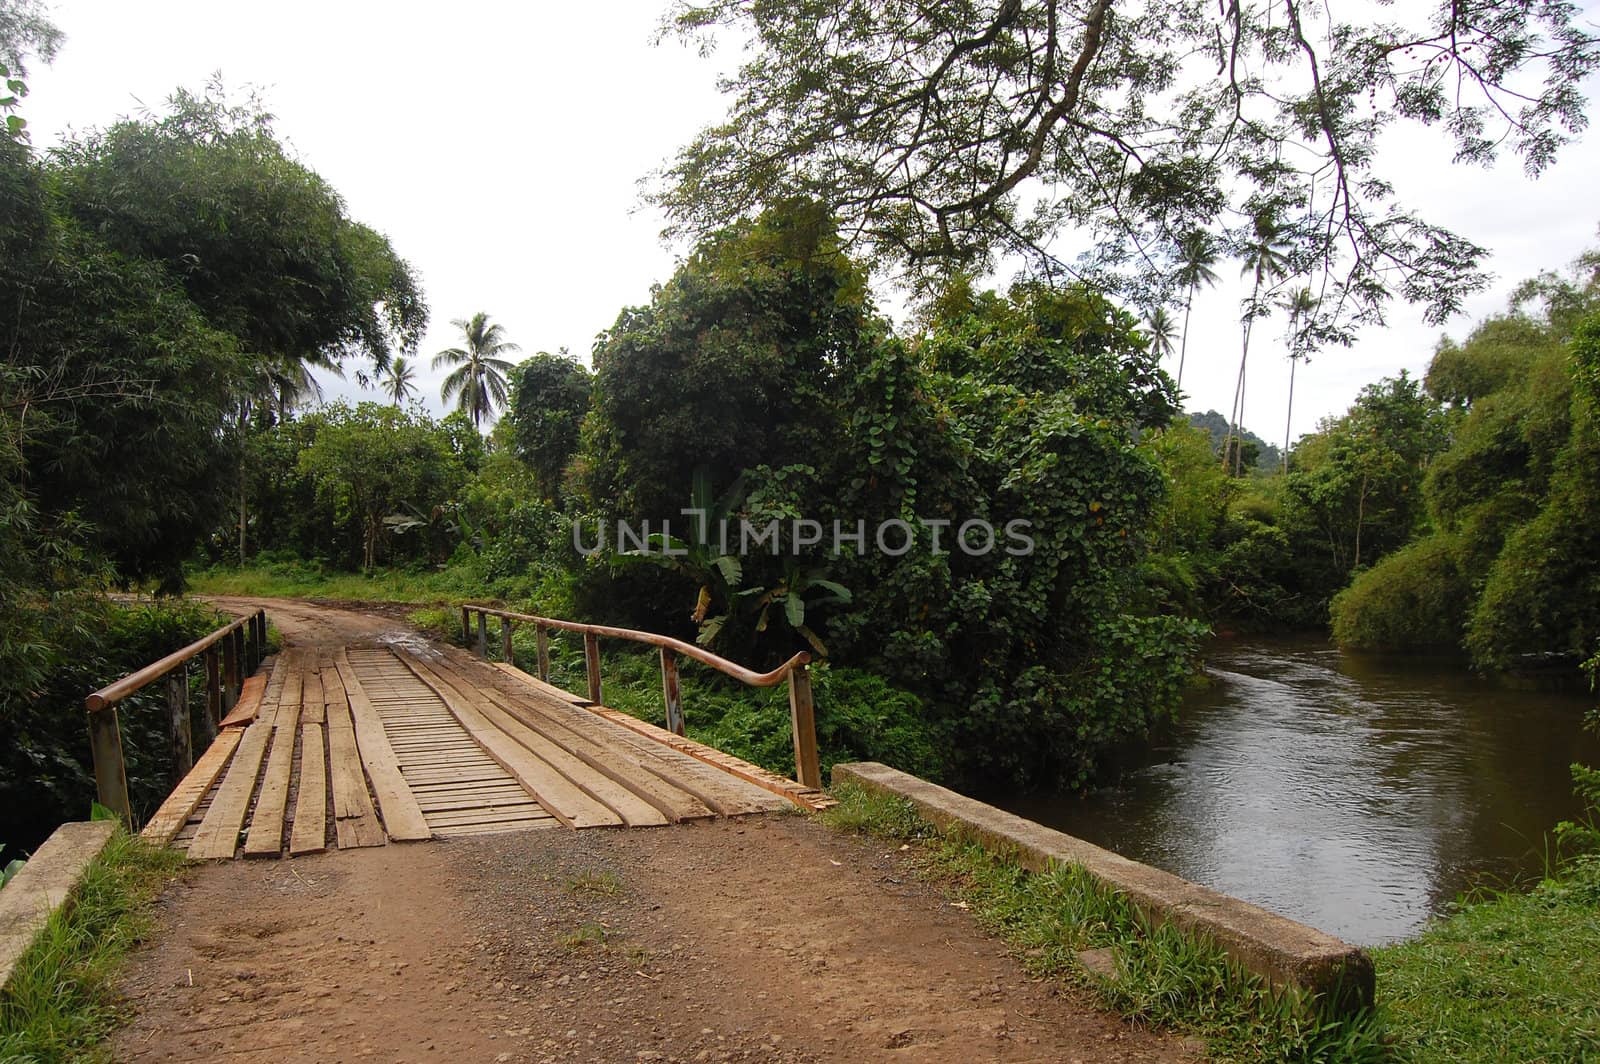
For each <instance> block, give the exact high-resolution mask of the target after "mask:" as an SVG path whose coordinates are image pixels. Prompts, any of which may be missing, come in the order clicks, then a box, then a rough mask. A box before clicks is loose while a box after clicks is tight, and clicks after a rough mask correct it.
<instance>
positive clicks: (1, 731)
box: [0, 593, 223, 848]
mask: <svg viewBox="0 0 1600 1064" xmlns="http://www.w3.org/2000/svg"><path fill="white" fill-rule="evenodd" d="M33 605H34V608H35V610H36V611H37V613H36V616H37V617H38V620H39V626H38V628H37V629H35V631H34V632H33V633H32V634H33V637H34V638H36V639H38V640H39V645H40V646H41V648H43V649H44V650H45V653H44V654H43V656H42V658H41V659H40V660H39V661H37V663H36V668H35V669H34V670H33V671H32V672H30V673H29V674H28V675H26V676H22V675H17V674H6V675H5V676H3V677H0V840H3V841H5V842H6V843H9V844H11V845H15V846H20V847H23V848H30V847H32V846H35V845H37V844H38V843H39V842H41V841H42V840H43V839H44V838H45V836H47V835H48V834H49V833H50V832H51V831H52V830H53V829H54V828H55V827H56V825H57V824H60V823H61V822H62V821H64V820H73V819H84V818H86V817H87V816H88V814H89V807H90V803H91V802H93V800H94V797H95V786H94V772H93V765H92V763H91V760H90V757H89V736H88V725H87V721H86V718H85V715H84V707H83V700H84V698H85V696H87V695H88V694H89V692H91V691H94V690H96V689H98V688H100V687H103V686H104V685H106V684H108V683H110V682H111V681H113V680H116V679H118V678H119V677H121V676H123V675H126V674H127V673H130V672H133V671H135V670H136V669H139V668H142V667H144V666H145V665H148V664H149V663H150V662H152V661H155V660H156V659H157V658H161V657H164V656H165V655H167V654H170V653H171V652H172V651H174V650H176V649H178V648H179V647H181V646H184V645H185V644H188V643H191V642H193V641H194V640H195V639H198V638H199V637H200V636H201V635H204V634H205V633H206V632H208V631H210V630H211V629H213V628H215V627H217V625H219V624H221V623H223V619H222V618H219V617H218V615H217V614H216V613H215V612H214V611H212V610H210V609H209V608H206V607H203V606H200V605H197V604H194V603H187V602H172V601H164V602H160V603H157V604H154V605H148V604H147V605H136V606H121V605H117V604H116V603H113V602H111V601H110V600H108V599H105V598H103V597H101V596H99V595H95V594H92V593H79V594H72V595H63V596H59V597H56V598H54V599H52V600H48V601H36V602H34V603H33ZM11 635H12V633H10V632H7V633H6V636H5V638H8V639H9V638H10V637H11ZM191 679H192V680H193V681H194V682H195V683H198V682H199V675H198V671H197V670H196V671H195V672H194V673H193V674H192V676H191ZM164 690H165V688H164V686H163V685H159V684H158V685H155V686H152V687H150V688H146V689H145V690H144V691H142V692H139V693H137V694H134V695H132V696H130V697H129V698H128V699H126V700H124V701H123V702H121V703H120V704H119V705H118V707H117V708H118V713H119V716H120V718H121V723H122V746H123V755H124V757H125V758H126V760H127V769H128V793H129V798H130V799H131V801H132V802H133V808H134V814H135V817H136V818H140V819H142V818H143V817H146V816H148V815H149V814H150V813H152V812H154V811H155V809H156V807H157V806H158V805H159V804H160V803H161V800H162V799H163V798H165V797H166V795H167V793H168V792H169V791H170V790H171V788H172V784H173V782H174V781H173V779H172V759H171V743H170V740H169V738H168V734H167V726H168V717H167V714H166V711H165V704H166V703H165V695H164ZM195 704H198V702H196V703H195Z"/></svg>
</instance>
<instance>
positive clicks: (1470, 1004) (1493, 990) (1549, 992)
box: [1373, 857, 1600, 1064]
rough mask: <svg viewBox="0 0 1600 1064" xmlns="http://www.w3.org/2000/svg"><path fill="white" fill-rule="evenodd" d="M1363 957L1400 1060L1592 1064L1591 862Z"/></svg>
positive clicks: (1599, 897)
mask: <svg viewBox="0 0 1600 1064" xmlns="http://www.w3.org/2000/svg"><path fill="white" fill-rule="evenodd" d="M1373 954H1374V960H1375V961H1376V963H1377V966H1378V992H1379V995H1380V998H1381V1003H1382V1007H1383V1009H1384V1011H1385V1013H1386V1014H1387V1015H1388V1018H1389V1027H1390V1029H1391V1030H1392V1031H1393V1032H1394V1035H1395V1038H1396V1048H1397V1050H1398V1051H1399V1056H1400V1057H1401V1058H1402V1059H1405V1060H1413V1061H1440V1062H1443V1061H1460V1062H1465V1064H1473V1062H1479V1061H1481V1062H1483V1064H1490V1062H1494V1064H1498V1062H1500V1061H1509V1060H1516V1061H1589V1060H1600V859H1597V858H1596V857H1589V858H1587V859H1579V860H1578V861H1575V862H1573V863H1572V864H1571V865H1569V866H1567V867H1566V868H1564V869H1562V870H1561V871H1560V873H1559V877H1558V878H1555V879H1549V880H1546V881H1545V882H1543V883H1541V884H1539V885H1538V886H1536V887H1534V889H1533V890H1532V891H1530V892H1528V893H1505V894H1500V895H1496V896H1494V897H1490V898H1486V899H1481V900H1478V901H1469V902H1466V903H1464V904H1462V905H1460V906H1458V907H1457V909H1456V911H1455V912H1454V913H1453V914H1451V915H1450V916H1449V917H1448V918H1446V919H1444V920H1441V921H1438V922H1436V923H1435V924H1433V925H1432V926H1430V927H1429V928H1428V929H1427V930H1426V931H1424V932H1423V933H1422V935H1421V936H1420V937H1419V938H1416V939H1414V940H1412V941H1410V942H1403V943H1400V944H1398V945H1394V946H1387V947H1384V948H1382V949H1378V950H1374V951H1373Z"/></svg>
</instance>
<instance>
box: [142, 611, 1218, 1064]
mask: <svg viewBox="0 0 1600 1064" xmlns="http://www.w3.org/2000/svg"><path fill="white" fill-rule="evenodd" d="M272 618H273V623H274V624H276V625H278V626H279V628H280V629H281V630H283V631H284V632H285V635H286V636H287V637H288V638H289V639H290V640H297V639H299V640H306V641H319V642H321V641H333V640H339V639H349V640H370V639H375V638H379V637H381V636H384V635H387V634H393V633H396V632H397V630H398V628H399V626H398V625H397V623H396V622H394V621H391V620H388V619H384V618H374V617H364V616H362V615H359V614H354V613H349V612H346V611H338V610H329V609H325V608H321V607H314V606H309V605H305V604H283V605H278V606H274V607H272ZM160 921H161V930H160V932H159V934H158V935H157V936H156V937H155V939H154V942H153V944H152V945H151V946H149V947H147V948H145V949H143V950H141V951H140V952H138V953H137V954H135V956H134V957H133V958H132V959H131V961H130V962H129V964H128V966H127V968H126V970H125V973H124V976H123V979H122V990H123V993H124V994H125V995H126V997H127V998H128V1000H129V1003H130V1004H131V1006H132V1007H133V1008H134V1010H135V1016H134V1019H133V1020H132V1022H131V1023H130V1024H129V1025H128V1026H127V1027H126V1028H124V1029H123V1030H122V1031H121V1032H119V1034H118V1035H117V1036H116V1038H115V1041H114V1043H113V1045H112V1055H113V1057H114V1058H115V1059H117V1060H127V1061H145V1060H176V1059H183V1060H275V1061H276V1060H290V1061H341V1060H378V1061H423V1060H444V1059H451V1060H454V1061H461V1062H468V1061H495V1062H504V1061H596V1062H599V1061H604V1062H615V1061H639V1060H644V1061H685V1062H687V1061H742V1060H760V1061H774V1062H784V1061H792V1062H799V1061H852V1062H854V1061H889V1060H895V1061H919V1062H921V1061H927V1062H933V1064H944V1062H949V1064H957V1062H959V1064H971V1062H975V1061H990V1060H994V1061H1040V1062H1043V1061H1051V1062H1062V1061H1086V1062H1087V1061H1172V1060H1186V1059H1193V1056H1194V1054H1193V1050H1192V1049H1191V1048H1190V1047H1188V1046H1186V1045H1184V1044H1182V1043H1180V1042H1178V1041H1177V1040H1175V1039H1169V1038H1164V1037H1161V1036H1157V1035H1153V1034H1151V1033H1149V1032H1145V1031H1140V1030H1137V1029H1134V1028H1132V1027H1130V1026H1128V1025H1127V1024H1125V1023H1123V1022H1122V1021H1121V1020H1120V1019H1119V1018H1117V1017H1115V1016H1113V1015H1109V1014H1107V1013H1105V1012H1103V1011H1101V1010H1099V1009H1098V1008H1097V1007H1095V1006H1094V1005H1093V1004H1092V1003H1091V1002H1090V1001H1088V1000H1086V999H1084V998H1083V997H1081V996H1079V995H1077V994H1075V993H1073V992H1071V991H1065V990H1062V989H1061V988H1059V987H1057V986H1055V985H1054V984H1052V983H1049V982H1038V981H1035V980H1031V979H1029V978H1028V977H1027V976H1026V975H1024V974H1023V973H1022V971H1021V969H1020V968H1019V967H1018V965H1017V964H1016V963H1015V962H1014V961H1013V960H1012V959H1011V958H1010V957H1008V956H1007V954H1006V953H1005V951H1004V949H1003V948H1002V947H1001V946H999V945H998V944H997V943H996V942H994V941H993V940H991V939H990V938H988V937H986V936H985V935H984V934H982V933H981V932H980V931H979V930H978V928H977V927H976V926H975V924H974V923H973V921H972V919H971V917H970V916H969V915H968V914H966V913H964V912H963V911H961V910H960V909H958V908H956V907H954V906H953V905H951V904H950V902H949V900H948V899H946V898H945V897H944V896H942V895H941V894H940V893H939V892H938V891H937V890H936V889H934V888H931V887H929V886H928V885H927V884H925V883H923V882H921V881H920V880H918V878H917V877H916V875H915V873H914V872H913V871H912V870H911V869H910V867H909V866H908V863H907V862H906V860H905V859H904V857H903V856H902V855H901V854H899V853H898V852H895V851H894V850H892V849H890V848H888V847H887V846H886V844H883V843H880V842H873V841H870V840H861V839H854V838H847V837H842V836H839V835H836V834H835V833H833V832H831V831H830V830H828V829H827V828H825V827H823V826H822V825H820V824H818V823H815V822H812V821H810V820H808V819H806V818H805V817H802V816H799V815H795V816H775V817H766V818H762V819H747V820H744V821H716V822H702V823H698V824H685V825H679V826H674V827H666V828H652V829H639V830H632V831H623V830H611V831H598V830H596V831H583V832H573V831H566V830H555V831H534V832H527V833H523V834H514V835H501V836H489V837H485V838H481V839H460V840H451V841H448V842H440V841H436V842H430V843H419V844H411V845H390V846H387V847H383V848H378V849H367V850H347V851H343V852H334V853H328V854H321V855H316V856H313V857H305V858H299V859H294V860H281V861H230V862H226V863H222V864H217V865H212V866H207V867H205V868H201V869H198V870H196V871H195V872H194V873H193V874H192V875H190V876H189V877H188V878H187V879H186V880H185V881H184V882H182V883H180V884H178V885H176V886H174V887H173V888H172V889H171V890H169V891H168V893H167V894H166V896H165V897H164V898H163V899H162V901H161V912H160Z"/></svg>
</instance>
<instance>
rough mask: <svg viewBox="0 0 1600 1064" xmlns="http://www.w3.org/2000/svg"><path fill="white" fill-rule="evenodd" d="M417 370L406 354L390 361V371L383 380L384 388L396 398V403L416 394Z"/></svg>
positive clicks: (392, 397) (396, 404)
mask: <svg viewBox="0 0 1600 1064" xmlns="http://www.w3.org/2000/svg"><path fill="white" fill-rule="evenodd" d="M416 376H417V374H416V371H415V370H413V369H412V368H411V364H410V363H409V362H407V361H406V359H405V356H403V355H402V356H399V357H397V358H395V359H394V360H393V361H392V362H390V363H389V372H388V374H387V376H386V377H385V379H384V382H383V390H384V391H386V392H388V393H389V397H390V398H391V399H393V400H394V405H395V406H399V405H400V404H401V403H403V402H405V401H406V400H407V399H410V398H411V397H412V396H413V395H415V394H416V392H417V389H416V388H415V386H414V384H413V382H414V381H415V380H416Z"/></svg>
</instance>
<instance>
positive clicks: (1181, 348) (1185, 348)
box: [1178, 285, 1194, 389]
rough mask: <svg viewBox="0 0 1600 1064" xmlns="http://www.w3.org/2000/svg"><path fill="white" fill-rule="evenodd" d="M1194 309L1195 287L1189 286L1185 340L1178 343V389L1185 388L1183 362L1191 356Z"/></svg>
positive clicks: (1186, 303) (1184, 306)
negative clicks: (1191, 323)
mask: <svg viewBox="0 0 1600 1064" xmlns="http://www.w3.org/2000/svg"><path fill="white" fill-rule="evenodd" d="M1193 309H1194V285H1190V286H1189V298H1188V299H1186V300H1184V301H1183V339H1182V340H1180V341H1178V387H1179V389H1182V388H1183V360H1184V359H1185V358H1187V357H1188V355H1189V311H1191V310H1193Z"/></svg>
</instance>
